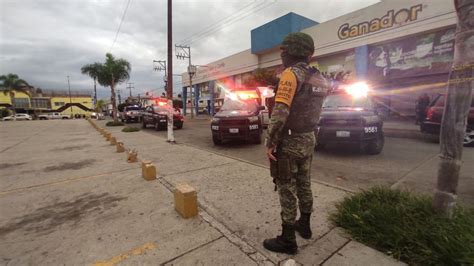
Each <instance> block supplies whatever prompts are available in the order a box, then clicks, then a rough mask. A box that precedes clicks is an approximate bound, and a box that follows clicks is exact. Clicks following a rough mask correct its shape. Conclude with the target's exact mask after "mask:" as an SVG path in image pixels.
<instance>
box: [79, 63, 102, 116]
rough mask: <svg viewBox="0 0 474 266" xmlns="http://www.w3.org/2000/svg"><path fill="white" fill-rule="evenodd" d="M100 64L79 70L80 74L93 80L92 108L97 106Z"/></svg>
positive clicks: (89, 65) (86, 66)
mask: <svg viewBox="0 0 474 266" xmlns="http://www.w3.org/2000/svg"><path fill="white" fill-rule="evenodd" d="M99 69H100V63H94V64H88V65H85V66H83V67H82V68H81V72H82V74H85V75H89V77H91V78H92V79H93V80H94V105H95V106H94V108H95V107H96V104H97V88H96V87H97V77H98V76H99Z"/></svg>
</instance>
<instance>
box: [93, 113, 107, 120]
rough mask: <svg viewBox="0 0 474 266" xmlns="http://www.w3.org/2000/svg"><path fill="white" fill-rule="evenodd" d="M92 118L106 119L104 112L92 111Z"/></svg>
mask: <svg viewBox="0 0 474 266" xmlns="http://www.w3.org/2000/svg"><path fill="white" fill-rule="evenodd" d="M91 118H92V119H97V120H103V119H105V117H104V114H103V113H101V112H92V113H91Z"/></svg>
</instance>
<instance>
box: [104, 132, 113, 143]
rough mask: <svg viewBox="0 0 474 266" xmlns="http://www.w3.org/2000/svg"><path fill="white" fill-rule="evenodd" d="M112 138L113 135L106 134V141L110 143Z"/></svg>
mask: <svg viewBox="0 0 474 266" xmlns="http://www.w3.org/2000/svg"><path fill="white" fill-rule="evenodd" d="M111 138H112V133H105V140H106V141H110V139H111Z"/></svg>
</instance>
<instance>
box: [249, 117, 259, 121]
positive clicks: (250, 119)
mask: <svg viewBox="0 0 474 266" xmlns="http://www.w3.org/2000/svg"><path fill="white" fill-rule="evenodd" d="M248 120H249V122H257V121H258V116H249V117H248Z"/></svg>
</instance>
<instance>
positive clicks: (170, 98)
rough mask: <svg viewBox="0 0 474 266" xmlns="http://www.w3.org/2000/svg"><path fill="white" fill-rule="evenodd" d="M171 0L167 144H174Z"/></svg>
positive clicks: (169, 12)
mask: <svg viewBox="0 0 474 266" xmlns="http://www.w3.org/2000/svg"><path fill="white" fill-rule="evenodd" d="M171 5H172V0H168V75H167V76H168V82H166V90H167V94H168V95H167V96H168V107H169V108H168V110H169V112H168V142H172V143H174V142H175V140H174V134H173V133H174V132H173V114H174V108H173V50H172V47H173V45H172V44H173V25H172V22H173V19H172V15H173V12H172V6H171Z"/></svg>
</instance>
